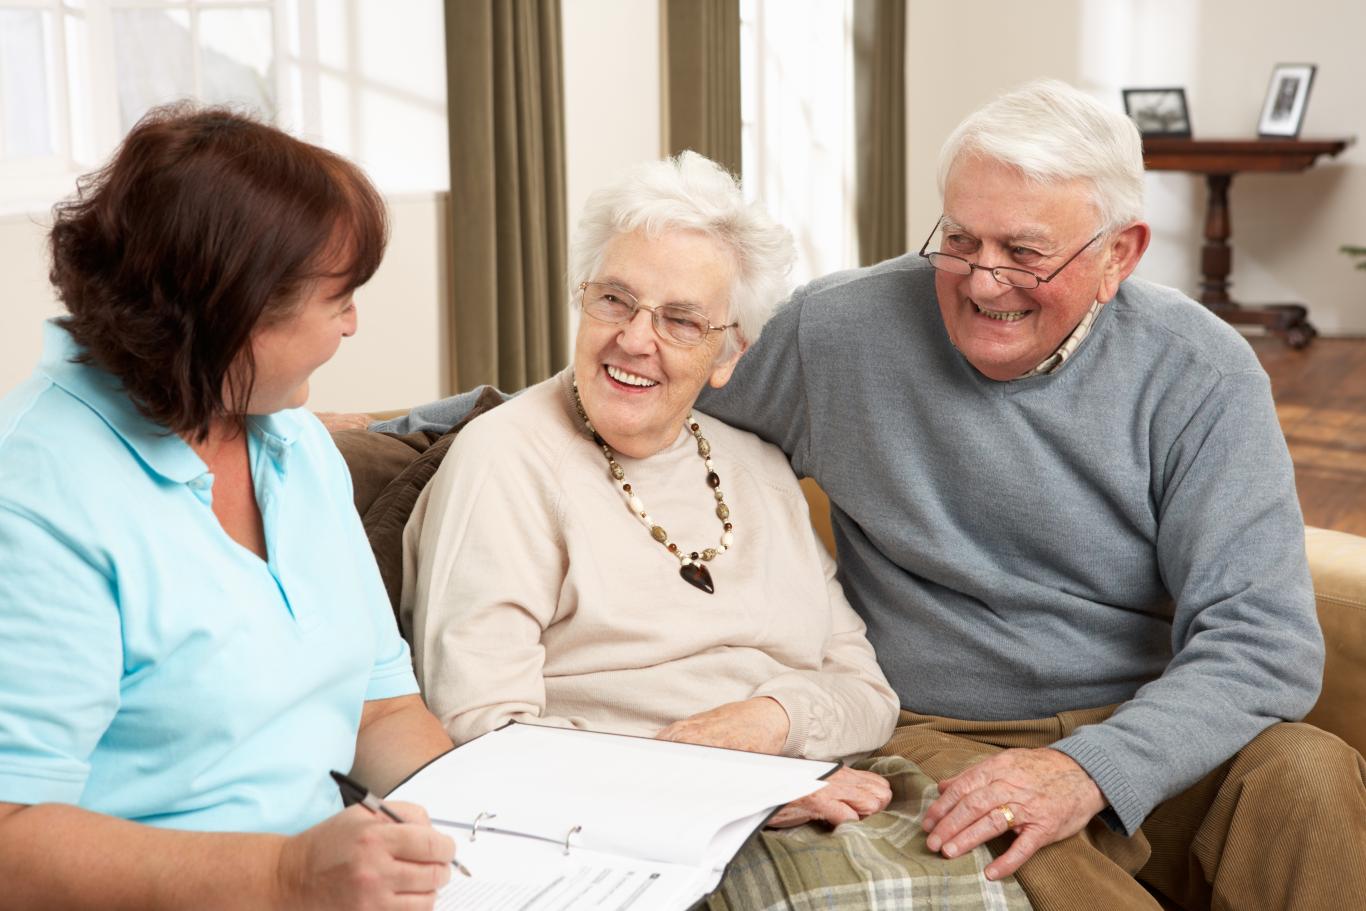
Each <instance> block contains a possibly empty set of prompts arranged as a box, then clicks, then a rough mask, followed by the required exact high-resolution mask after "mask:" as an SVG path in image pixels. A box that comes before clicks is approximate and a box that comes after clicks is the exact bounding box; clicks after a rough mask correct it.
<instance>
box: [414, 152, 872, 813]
mask: <svg viewBox="0 0 1366 911" xmlns="http://www.w3.org/2000/svg"><path fill="white" fill-rule="evenodd" d="M792 256H793V247H792V240H791V237H790V235H789V234H788V232H787V231H786V230H785V229H783V228H781V227H779V226H778V225H776V224H775V223H773V221H772V220H770V219H769V217H768V216H767V215H766V214H765V213H764V212H763V211H762V210H761V209H760V208H759V207H757V206H754V205H747V204H745V202H744V201H743V199H742V197H741V195H740V191H739V188H738V187H737V186H736V184H735V181H734V180H733V179H732V178H731V177H730V176H729V175H728V174H726V173H725V172H724V171H723V170H721V168H719V167H718V166H717V165H715V164H714V163H712V162H710V161H708V160H707V159H705V158H702V157H701V156H699V155H696V154H695V153H684V154H683V155H681V156H680V157H678V158H677V159H673V160H668V161H661V162H655V163H651V164H648V165H645V166H643V167H641V168H639V169H638V170H636V171H634V172H633V173H631V174H630V175H629V176H628V177H627V178H626V179H624V180H623V181H621V182H620V183H618V184H617V185H615V186H613V187H610V188H607V189H604V190H601V191H599V192H598V193H596V194H595V195H594V196H592V197H591V198H590V200H589V202H588V205H587V208H586V211H585V214H584V216H583V219H582V221H581V222H580V225H579V231H578V235H577V238H576V243H575V245H574V247H573V249H572V251H571V269H570V272H571V289H570V290H571V294H572V295H573V300H574V302H575V303H576V304H578V306H579V309H580V320H579V325H578V334H577V338H576V342H575V351H574V362H573V364H572V366H571V367H569V368H567V369H566V370H565V371H564V372H563V373H561V374H560V375H558V376H556V377H553V378H551V379H549V380H547V381H545V382H543V383H541V384H539V385H537V386H534V387H532V388H530V389H528V390H527V391H526V392H524V393H523V394H522V395H520V396H518V397H517V398H515V399H513V400H512V401H510V402H508V403H507V404H505V405H503V406H502V407H500V408H498V409H496V410H495V411H493V412H490V413H489V414H488V415H485V416H483V417H481V418H479V419H478V420H477V421H475V422H473V423H472V424H471V425H470V426H469V427H468V428H467V429H465V430H464V431H463V432H462V433H461V435H460V436H459V437H458V438H457V439H456V440H455V442H454V444H453V446H452V448H451V451H450V453H449V454H448V456H447V457H446V459H445V461H444V463H443V464H442V466H441V468H440V470H439V471H438V472H437V474H436V476H435V477H434V478H433V480H432V482H431V483H430V484H429V485H428V487H427V488H426V490H425V491H424V492H423V495H422V497H421V499H420V500H419V501H418V503H417V507H416V509H415V510H414V512H413V514H412V518H411V519H410V520H409V522H408V526H407V528H406V530H405V534H404V581H403V596H402V603H401V617H402V622H403V624H404V626H405V630H406V631H407V632H408V633H409V634H410V637H411V641H412V642H413V645H414V656H415V664H416V667H417V671H418V677H419V680H420V681H421V684H422V689H423V692H424V694H425V696H426V699H427V702H428V705H429V706H430V707H431V709H432V710H433V712H434V713H435V714H436V716H437V717H438V718H439V719H440V720H441V721H442V723H443V724H444V725H445V727H446V730H447V732H448V733H449V734H450V735H451V737H452V738H454V739H455V741H456V742H457V743H461V742H464V741H467V740H470V739H471V738H474V737H478V736H479V735H480V734H483V733H485V732H487V731H491V730H493V729H494V728H497V727H499V726H500V725H502V724H504V723H506V722H508V721H512V720H517V721H527V722H534V723H537V724H551V725H565V726H575V727H585V728H592V729H596V730H606V731H614V732H621V733H628V734H638V735H645V736H651V737H661V738H667V739H671V740H682V741H689V742H694V743H703V744H711V745H715V746H724V747H734V748H739V749H746V750H754V751H761V752H766V753H781V754H783V755H788V756H806V757H811V758H821V759H826V758H846V757H853V756H858V755H861V754H866V753H868V752H870V751H872V750H874V749H876V748H877V747H879V746H881V745H882V744H883V743H884V742H885V741H886V739H887V738H888V736H889V735H890V734H891V731H892V729H893V727H894V725H895V723H896V717H897V711H898V704H897V699H896V696H895V694H894V693H893V692H892V690H891V688H890V687H889V686H888V684H887V681H886V679H885V678H884V677H883V675H882V672H881V670H879V668H878V666H877V661H876V658H875V656H874V654H873V649H872V646H870V645H869V644H868V640H867V639H866V638H865V636H864V625H863V622H862V621H861V620H860V619H859V617H858V615H857V614H856V613H854V611H853V610H852V609H851V608H850V606H849V603H848V602H847V601H846V600H845V597H844V594H843V593H842V591H841V589H840V585H839V583H838V582H837V581H835V567H834V564H833V561H832V560H831V559H830V557H829V555H828V554H827V553H826V552H825V550H824V548H823V547H822V545H821V544H820V543H819V541H818V540H817V539H816V537H815V536H814V535H813V533H812V530H811V525H810V521H809V518H808V515H807V511H806V501H805V499H804V497H803V496H802V492H801V489H800V487H799V486H798V484H797V479H796V477H795V476H794V475H793V473H792V469H791V468H790V467H789V466H788V463H787V460H786V458H785V457H784V456H783V454H782V452H781V451H779V450H778V449H777V448H776V447H774V446H772V445H769V444H767V443H764V442H762V441H761V440H759V438H758V437H755V436H754V435H752V434H750V433H746V432H744V431H740V430H737V429H735V428H733V427H730V426H727V425H726V424H723V423H721V422H720V421H717V420H714V419H712V418H710V417H707V416H706V415H704V414H701V413H698V412H695V411H694V410H693V402H694V400H695V399H696V398H697V395H698V393H699V392H700V391H701V389H702V386H703V384H704V383H711V384H712V385H713V386H722V385H724V384H725V383H726V381H727V380H728V379H729V377H730V375H731V371H732V369H733V368H734V366H735V363H736V361H737V359H738V358H739V357H741V356H742V355H743V353H744V351H745V349H746V347H747V346H748V345H749V344H750V343H751V342H752V341H753V340H754V339H755V338H757V337H758V335H759V332H760V330H761V329H762V328H763V324H764V322H765V321H766V320H767V318H768V316H769V315H770V313H771V311H772V309H773V306H774V304H775V302H776V301H778V300H779V299H780V298H781V296H782V293H783V291H784V287H783V284H784V281H785V275H786V273H787V270H788V268H789V265H790V263H791V260H792ZM889 798H890V791H889V790H888V788H887V785H886V783H885V782H884V781H883V780H882V779H881V778H880V777H879V776H876V775H873V774H872V773H869V772H855V771H852V770H847V769H846V770H841V772H840V773H837V775H836V777H835V778H834V779H833V780H832V781H831V783H830V785H829V786H828V787H827V788H825V789H824V790H823V791H821V792H818V794H817V795H814V796H813V797H812V798H808V799H807V800H805V801H803V802H802V803H801V804H800V805H798V806H793V807H789V808H788V809H786V810H785V811H783V814H782V816H780V817H779V818H778V820H777V821H778V822H789V823H799V822H804V821H806V820H808V819H812V818H823V819H826V820H828V821H829V822H832V823H838V822H843V821H847V820H851V819H855V818H858V817H860V816H866V815H868V814H870V813H873V812H876V811H878V810H880V809H882V808H883V807H884V806H885V805H886V803H887V801H888V799H889Z"/></svg>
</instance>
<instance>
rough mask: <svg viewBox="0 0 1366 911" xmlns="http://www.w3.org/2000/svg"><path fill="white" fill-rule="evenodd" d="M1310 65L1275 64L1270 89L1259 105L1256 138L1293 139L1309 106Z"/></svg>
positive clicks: (1312, 78)
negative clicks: (1259, 111) (1259, 112)
mask: <svg viewBox="0 0 1366 911" xmlns="http://www.w3.org/2000/svg"><path fill="white" fill-rule="evenodd" d="M1315 69H1316V67H1315V66H1314V64H1312V63H1278V64H1276V68H1275V69H1273V70H1272V71H1271V86H1270V87H1269V88H1268V89H1267V90H1266V101H1265V102H1263V104H1262V119H1261V120H1259V121H1258V122H1257V135H1258V136H1263V137H1266V138H1268V139H1294V138H1295V137H1296V136H1298V135H1300V124H1302V123H1304V109H1305V108H1306V107H1308V106H1309V86H1310V85H1312V84H1313V82H1314V70H1315Z"/></svg>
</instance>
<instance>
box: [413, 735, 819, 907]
mask: <svg viewBox="0 0 1366 911" xmlns="http://www.w3.org/2000/svg"><path fill="white" fill-rule="evenodd" d="M837 768H839V763H837V762H818V761H814V760H807V759H789V758H785V757H781V756H768V755H764V754H761V753H745V752H740V751H737V750H723V749H718V748H715V747H704V746H696V745H694V744H684V743H670V742H667V741H660V740H649V739H645V738H640V737H630V736H624V735H617V734H604V733H599V732H596V731H584V730H577V729H572V728H555V727H542V726H538V725H532V724H515V723H514V724H509V725H507V726H505V727H502V728H499V729H498V730H496V731H493V732H491V733H489V734H485V735H484V736H483V737H479V738H477V739H475V740H472V741H470V742H469V743H467V744H465V745H464V746H461V747H459V748H458V749H455V750H452V751H451V752H449V753H446V754H445V755H443V756H440V757H438V758H437V759H435V760H433V761H432V762H431V763H430V764H428V765H427V766H426V767H425V768H423V769H421V770H420V771H418V772H417V773H416V774H414V775H413V776H412V777H411V778H409V779H408V780H407V781H406V782H404V783H403V784H402V785H400V786H399V787H398V788H396V789H395V790H394V791H393V793H391V794H390V795H389V797H388V798H387V799H388V800H404V801H409V802H412V803H417V804H421V805H422V806H424V807H426V808H427V812H428V814H429V815H430V816H431V817H432V822H433V824H434V825H436V826H437V827H438V828H441V829H442V830H444V831H446V832H447V834H449V835H451V836H452V837H453V838H455V841H456V854H457V856H458V857H459V858H460V860H461V862H462V863H464V864H465V865H466V866H467V867H469V868H470V870H471V871H472V872H473V873H474V876H473V877H472V878H471V879H465V878H464V877H455V878H454V879H452V881H451V882H450V884H449V885H447V886H446V888H445V889H443V890H442V893H441V896H440V899H439V900H438V903H437V908H438V909H445V908H450V909H456V908H459V909H487V911H504V909H506V911H514V909H515V911H571V909H572V911H579V909H588V908H611V909H613V911H655V909H661V911H667V909H686V908H690V907H692V905H694V904H695V903H696V902H697V901H698V900H700V899H702V898H704V897H705V896H706V895H707V894H708V893H709V892H711V891H712V890H713V889H714V888H716V885H717V884H718V883H719V882H720V881H721V876H722V874H723V873H724V871H725V866H726V864H727V863H729V862H730V860H731V858H733V857H734V856H735V854H736V852H738V851H739V850H740V848H741V846H742V845H743V844H744V842H745V840H746V839H747V838H748V837H749V836H750V834H751V833H753V832H754V831H755V830H756V829H758V828H759V827H760V826H761V825H763V823H764V821H765V820H766V819H767V818H768V817H769V816H770V815H771V814H772V813H773V811H774V810H775V809H776V808H778V807H780V806H782V805H783V804H786V803H788V802H789V801H792V800H796V799H797V798H799V797H804V796H805V795H807V794H810V793H812V792H813V791H816V790H818V789H819V788H820V787H821V786H822V779H824V778H825V777H827V776H828V775H830V774H831V773H832V772H834V771H835V770H836V769H837Z"/></svg>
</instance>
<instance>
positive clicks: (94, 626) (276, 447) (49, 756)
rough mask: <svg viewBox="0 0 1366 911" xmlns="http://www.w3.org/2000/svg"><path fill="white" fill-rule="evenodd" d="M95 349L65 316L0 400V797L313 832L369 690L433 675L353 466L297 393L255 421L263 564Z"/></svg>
mask: <svg viewBox="0 0 1366 911" xmlns="http://www.w3.org/2000/svg"><path fill="white" fill-rule="evenodd" d="M78 351H79V349H78V348H77V347H76V345H75V343H74V342H73V340H72V339H71V337H70V336H69V335H68V334H67V333H66V332H65V331H64V330H62V329H60V328H58V327H57V326H56V325H54V324H48V325H47V326H46V327H45V335H44V354H43V360H42V362H41V364H40V365H39V367H38V369H37V370H36V371H35V372H34V374H33V376H31V377H30V378H29V379H27V380H26V381H24V383H22V384H21V385H20V386H19V387H18V388H16V389H15V390H14V391H13V392H11V393H10V394H9V395H7V396H6V397H5V398H4V399H3V400H0V801H9V802H16V803H27V804H32V803H44V802H61V803H71V804H77V805H79V806H81V807H84V808H86V809H89V810H93V811H96V812H99V813H107V814H109V815H111V816H118V817H121V818H124V819H131V820H136V821H138V822H143V823H148V824H151V825H158V826H166V827H171V828H179V829H195V830H215V831H246V832H279V833H294V832H298V831H300V830H302V829H305V828H307V827H309V826H311V825H313V824H315V823H317V822H319V821H320V820H322V819H323V818H325V817H327V816H329V815H330V814H332V813H334V812H336V811H337V810H339V809H340V808H341V802H340V800H339V799H338V796H337V790H336V787H335V785H334V784H333V783H332V782H331V780H330V779H329V778H328V777H327V771H328V770H329V769H341V770H343V771H344V770H346V769H348V768H350V767H351V762H352V758H353V756H354V752H355V744H356V732H357V729H358V727H359V722H360V714H361V708H362V705H363V703H364V701H365V700H369V699H384V698H389V697H393V696H401V695H406V694H409V693H415V692H417V683H416V681H415V680H414V677H413V672H412V665H411V662H410V660H409V654H408V647H407V645H406V644H405V643H404V642H403V640H402V639H401V638H399V635H398V632H397V629H396V627H395V623H394V617H393V614H392V612H391V610H390V607H389V601H388V598H387V597H386V595H385V591H384V587H383V584H382V583H381V581H380V577H379V572H378V570H377V569H376V567H375V561H374V557H373V556H372V554H371V552H370V548H369V546H368V545H367V543H366V539H365V533H364V531H363V529H362V527H361V523H360V519H359V517H358V516H357V515H356V511H355V508H354V507H353V506H352V499H351V496H352V495H351V479H350V475H349V474H348V473H347V470H346V465H345V463H344V462H343V461H342V458H341V456H340V455H339V454H338V452H337V450H336V448H335V447H334V446H333V444H332V440H331V438H330V437H329V436H328V434H327V431H326V430H324V429H323V427H322V425H321V424H319V423H318V421H317V420H316V419H315V418H314V417H313V416H312V415H310V414H309V413H308V412H306V411H304V410H302V409H300V410H295V411H284V412H279V413H277V414H273V415H269V416H266V417H255V418H252V419H250V426H249V457H250V460H251V470H252V477H253V479H254V483H255V487H256V500H257V503H259V504H260V507H261V516H262V520H263V523H264V527H265V539H266V548H267V552H268V554H269V558H270V559H269V562H263V561H262V560H261V559H260V558H259V557H257V556H256V555H255V554H253V553H251V552H250V551H248V550H247V549H246V548H244V547H242V546H240V545H239V544H237V543H236V542H235V541H233V540H232V539H231V538H230V537H228V535H227V533H226V532H224V531H223V529H222V526H220V525H219V523H218V520H217V519H216V518H215V516H214V514H213V511H212V509H211V506H210V504H211V502H212V495H213V476H212V475H210V474H208V473H207V470H206V468H205V466H204V463H203V462H202V461H201V460H200V459H199V457H198V456H196V455H195V453H194V451H193V450H192V449H191V448H190V447H189V446H188V445H186V443H185V442H184V441H183V440H182V439H181V438H180V437H179V436H176V435H174V434H168V433H166V432H165V430H164V429H163V428H161V427H159V426H157V425H155V424H153V423H151V422H149V421H148V420H147V419H146V418H144V417H142V416H141V415H140V414H139V413H138V412H137V410H136V408H134V406H133V404H132V403H131V401H129V399H128V398H127V397H126V396H125V395H124V394H123V393H122V392H120V391H119V385H118V383H117V381H116V380H114V378H113V377H112V376H110V375H109V374H107V373H104V372H102V371H100V370H98V369H95V368H92V367H85V366H80V365H77V364H73V363H71V358H72V356H73V355H75V354H76V353H78Z"/></svg>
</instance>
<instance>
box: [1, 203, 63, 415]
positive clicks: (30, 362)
mask: <svg viewBox="0 0 1366 911" xmlns="http://www.w3.org/2000/svg"><path fill="white" fill-rule="evenodd" d="M43 218H45V216H27V215H6V216H0V395H3V394H4V393H6V392H8V391H9V390H10V389H12V388H13V387H14V385H15V384H16V383H18V382H19V381H20V380H22V379H23V378H24V377H26V376H28V375H29V373H31V372H32V371H33V368H34V366H35V365H36V364H37V363H38V355H39V353H40V352H41V350H42V335H43V320H45V319H47V318H49V317H52V316H56V315H58V313H59V312H60V311H61V308H60V306H59V305H58V303H57V301H56V299H55V298H54V297H53V294H52V290H51V286H50V285H49V284H48V281H47V250H46V248H45V243H46V229H45V227H44V226H43V224H42V221H41V219H43Z"/></svg>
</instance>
